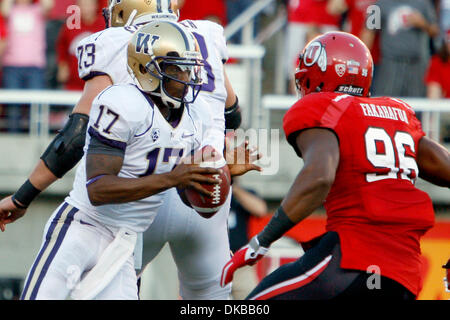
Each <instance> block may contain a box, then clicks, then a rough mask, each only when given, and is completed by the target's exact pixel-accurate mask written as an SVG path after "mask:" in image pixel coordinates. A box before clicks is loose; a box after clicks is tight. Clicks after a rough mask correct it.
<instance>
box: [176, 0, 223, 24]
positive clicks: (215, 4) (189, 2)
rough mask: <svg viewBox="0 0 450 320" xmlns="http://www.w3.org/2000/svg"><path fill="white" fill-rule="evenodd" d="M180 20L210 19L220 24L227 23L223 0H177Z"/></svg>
mask: <svg viewBox="0 0 450 320" xmlns="http://www.w3.org/2000/svg"><path fill="white" fill-rule="evenodd" d="M178 8H179V9H180V20H185V19H190V20H211V21H214V22H216V23H218V24H220V25H222V26H225V24H226V23H227V18H226V10H225V3H224V1H223V0H178Z"/></svg>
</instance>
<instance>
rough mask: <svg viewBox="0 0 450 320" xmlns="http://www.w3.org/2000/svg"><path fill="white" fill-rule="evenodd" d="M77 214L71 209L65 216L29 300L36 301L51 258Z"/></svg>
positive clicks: (75, 210) (76, 210)
mask: <svg viewBox="0 0 450 320" xmlns="http://www.w3.org/2000/svg"><path fill="white" fill-rule="evenodd" d="M77 212H78V209H77V208H73V209H72V210H70V212H69V213H68V214H67V217H66V220H65V221H64V226H63V227H62V228H61V231H60V232H59V235H58V238H57V239H56V243H55V246H54V247H53V249H52V251H51V252H50V255H49V256H48V258H47V261H46V262H45V264H44V267H43V268H42V271H41V274H40V275H39V278H38V280H37V282H36V285H35V286H34V288H33V291H32V292H31V297H30V300H35V299H36V296H37V293H38V291H39V288H40V286H41V283H42V280H44V277H45V275H46V274H47V271H48V268H49V267H50V264H51V263H52V261H53V258H55V255H56V253H57V252H58V250H59V248H60V247H61V244H62V242H63V240H64V237H65V236H66V233H67V230H69V226H70V224H71V223H72V221H73V217H74V216H75V213H77Z"/></svg>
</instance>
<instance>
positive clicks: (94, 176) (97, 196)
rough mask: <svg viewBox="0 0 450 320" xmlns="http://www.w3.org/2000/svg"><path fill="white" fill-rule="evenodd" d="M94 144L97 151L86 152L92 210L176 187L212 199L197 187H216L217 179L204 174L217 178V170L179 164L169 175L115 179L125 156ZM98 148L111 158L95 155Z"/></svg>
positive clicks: (208, 193) (117, 177)
mask: <svg viewBox="0 0 450 320" xmlns="http://www.w3.org/2000/svg"><path fill="white" fill-rule="evenodd" d="M94 144H96V145H97V146H96V147H94V148H96V149H97V151H94V150H93V149H92V148H90V150H92V151H91V152H89V151H88V155H87V158H86V173H87V177H88V182H87V190H88V195H89V200H90V201H91V203H92V204H93V205H95V206H100V205H104V204H114V203H116V204H117V203H126V202H131V201H137V200H141V199H144V198H147V197H150V196H152V195H155V194H157V193H160V192H162V191H164V190H167V189H169V188H172V187H177V186H178V187H181V188H187V187H190V188H194V189H196V190H197V191H199V192H200V193H202V194H204V195H206V196H212V193H211V192H208V191H207V190H206V189H204V188H203V187H201V186H200V183H211V184H215V183H218V181H217V180H216V179H212V178H208V177H206V176H204V174H217V173H219V170H216V169H212V168H200V167H198V166H196V165H186V164H179V165H178V166H176V167H175V169H174V170H172V171H171V172H167V173H163V174H152V175H149V176H146V177H141V178H123V177H119V176H117V175H118V174H119V172H120V169H121V168H122V164H123V157H124V154H122V155H120V151H117V150H116V151H114V150H112V149H111V148H110V147H108V146H101V142H100V141H95V140H94ZM89 147H91V145H90V146H89ZM99 148H100V149H101V148H103V150H108V149H109V153H110V154H101V153H95V152H98V150H99ZM103 152H105V151H103ZM106 152H108V151H106ZM114 153H116V155H114Z"/></svg>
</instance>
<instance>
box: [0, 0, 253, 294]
mask: <svg viewBox="0 0 450 320" xmlns="http://www.w3.org/2000/svg"><path fill="white" fill-rule="evenodd" d="M176 10H177V9H176V1H170V0H158V1H152V2H144V1H137V0H122V1H120V2H119V1H116V0H112V1H110V5H109V8H108V10H106V12H107V16H108V24H109V25H110V26H112V27H114V28H109V29H106V30H104V31H102V32H99V33H97V34H95V35H92V36H90V37H88V38H86V39H85V40H83V41H82V42H80V44H79V46H78V48H77V52H78V56H79V71H80V77H82V78H83V79H84V80H86V83H85V88H84V92H83V95H82V98H81V99H80V101H79V102H78V104H77V105H76V106H75V108H74V110H73V112H72V115H71V117H70V120H69V121H68V123H67V124H66V126H65V127H64V129H63V130H62V132H61V133H60V134H59V135H58V136H57V137H56V138H55V139H54V141H53V142H52V143H51V145H50V146H49V147H48V148H47V150H46V152H45V153H44V154H43V156H42V157H41V160H40V161H39V163H38V165H37V166H36V168H35V170H34V171H33V172H32V174H31V176H30V178H29V179H28V180H27V181H26V182H25V183H24V184H23V186H22V187H21V188H20V189H19V190H18V191H17V192H16V193H15V194H14V195H13V196H12V197H11V196H10V197H7V198H5V199H3V200H2V201H1V202H0V215H3V216H5V219H3V223H1V222H0V228H2V229H3V230H4V228H5V224H7V223H10V222H13V221H15V220H17V219H18V218H20V217H22V216H23V215H24V214H25V212H26V208H27V207H28V205H29V204H30V203H31V202H32V201H33V199H34V198H35V197H36V196H37V195H38V194H39V193H40V192H41V191H42V190H44V189H46V188H47V187H48V186H49V185H50V184H52V183H53V182H54V181H56V180H57V179H58V178H59V177H62V176H63V175H64V174H65V173H66V172H67V171H68V170H70V169H71V168H72V167H73V166H75V165H76V163H77V162H78V161H79V159H80V158H81V156H82V155H83V146H84V136H85V132H86V127H87V121H88V116H87V115H88V114H89V110H90V108H91V104H92V100H93V98H94V97H95V96H96V95H97V94H98V93H99V92H101V91H102V90H103V89H104V88H106V87H107V86H109V85H111V84H116V83H131V82H132V79H131V78H130V77H129V75H128V73H127V72H126V46H127V43H128V40H129V39H130V37H131V36H132V33H133V32H134V31H135V30H136V29H137V27H136V25H140V24H145V23H146V22H148V21H151V20H154V19H159V20H173V21H175V20H177V19H178V16H177V14H176ZM183 24H184V25H185V26H188V27H190V28H192V29H193V31H194V32H195V36H196V38H197V42H198V43H199V46H200V49H201V51H202V55H203V56H205V57H206V58H205V60H206V63H205V68H204V70H205V71H204V73H205V75H204V78H206V77H207V80H206V81H205V85H204V86H203V88H202V89H203V90H202V91H201V93H200V96H199V98H198V99H197V101H196V103H195V104H194V105H195V106H197V105H198V106H199V108H195V107H193V108H192V112H193V113H195V112H196V110H198V111H197V113H199V114H200V115H203V113H202V112H201V107H200V105H201V104H200V101H206V103H207V104H208V105H209V107H210V108H213V110H217V112H214V121H213V123H214V124H215V128H216V130H217V132H219V131H221V132H223V131H224V130H223V129H224V117H223V112H220V110H222V111H223V106H224V104H225V106H226V107H228V108H226V116H225V121H226V123H227V128H237V127H238V126H239V124H240V110H239V106H238V101H237V97H236V95H235V94H234V92H233V90H232V87H231V85H230V83H229V81H228V79H227V77H226V74H225V72H224V70H223V60H226V59H227V55H226V44H225V40H224V38H223V30H222V28H221V27H220V26H219V25H217V24H214V23H212V22H201V21H194V22H192V21H186V22H183ZM123 25H127V26H126V27H123V28H116V27H119V26H123ZM131 25H135V26H131ZM216 137H217V139H216V141H215V143H213V146H214V147H215V148H216V149H217V150H222V149H223V135H222V136H221V135H220V134H217V135H216ZM255 169H257V167H256V166H255V165H253V164H248V163H247V164H245V165H244V166H238V165H236V166H230V171H231V173H232V175H233V174H242V173H244V172H246V171H248V170H255ZM230 194H231V192H230ZM169 196H170V197H171V198H168V200H167V201H166V202H168V203H171V202H172V201H171V200H173V203H174V204H175V205H177V208H180V210H175V211H173V210H174V208H171V212H178V211H180V212H179V213H177V214H179V216H180V217H182V218H183V219H187V218H189V219H197V218H199V217H198V215H197V214H196V213H195V212H193V210H191V211H190V213H189V214H187V213H186V212H184V211H183V210H188V208H187V207H186V206H183V205H182V203H181V201H180V199H179V197H178V196H177V195H176V193H172V194H171V195H169ZM229 200H230V199H228V202H227V203H226V205H224V207H223V209H222V210H221V212H219V213H218V214H217V215H216V216H217V217H214V219H210V220H209V221H204V220H201V221H195V220H193V221H195V224H197V225H198V226H200V227H201V231H199V230H188V231H187V232H188V233H189V234H191V236H192V233H194V234H197V235H199V238H200V235H205V237H203V239H209V240H211V241H212V240H214V241H216V242H217V243H221V244H223V243H226V246H228V238H227V230H226V217H227V215H228V209H227V208H228V206H229ZM161 216H163V215H161ZM169 218H170V219H175V217H169V216H168V215H167V219H169ZM183 219H179V223H178V225H177V229H179V228H181V227H182V226H183V223H184V222H186V223H189V222H190V223H193V221H185V220H183ZM175 220H176V219H175ZM167 221H168V220H164V221H160V220H159V219H158V222H161V223H164V224H165V223H166V222H167ZM183 221H184V222H183ZM213 222H214V223H215V224H216V225H218V227H217V228H214V227H212V223H213ZM216 229H217V230H219V231H220V234H221V236H217V234H218V232H219V231H216ZM172 230H176V229H175V228H173V227H172ZM183 232H186V230H185V229H183ZM176 233H177V232H175V234H176ZM148 234H150V233H148ZM147 240H149V241H152V239H147ZM153 240H154V238H153ZM169 240H170V239H168V238H167V235H166V240H164V241H169ZM209 240H206V242H208V241H209ZM193 242H194V243H200V242H199V241H193ZM202 242H205V240H202ZM160 245H161V242H158V243H155V244H154V246H153V245H152V250H151V252H150V253H149V254H148V255H147V257H146V262H148V261H149V260H151V259H152V258H153V257H154V256H155V255H156V254H157V253H158V251H159V250H160ZM203 247H204V248H203V249H202V248H198V250H196V249H195V248H192V250H190V252H188V251H186V250H178V251H179V252H181V253H178V254H177V253H176V252H175V251H173V252H174V255H175V260H176V261H177V265H178V268H179V270H180V280H181V288H182V297H183V298H186V299H202V298H203V299H208V298H221V299H225V298H226V297H227V296H228V293H229V291H230V288H229V287H228V288H220V286H219V285H218V283H219V282H218V279H219V277H220V272H221V270H220V269H221V264H222V262H223V261H227V260H228V258H229V254H228V252H229V250H228V247H224V246H217V247H216V248H214V247H213V246H209V247H206V246H203ZM211 248H212V249H211ZM193 250H196V251H195V252H197V253H199V256H197V255H194V254H191V253H192V252H193ZM186 252H188V253H187V255H188V256H189V257H188V258H186ZM211 252H214V253H215V254H217V253H218V252H220V253H221V254H220V259H211V254H210V253H211ZM177 256H178V257H181V258H177ZM136 258H137V260H138V261H137V262H136V264H135V265H136V267H137V268H140V262H139V258H140V257H139V254H138V253H137V254H136ZM180 260H183V262H180ZM191 260H192V261H193V262H195V263H192V261H191ZM222 260H223V261H222ZM184 266H186V268H184ZM189 266H191V267H189ZM185 269H187V270H188V271H186V272H184V271H183V270H185ZM190 269H195V270H198V272H197V273H196V274H189V270H190ZM216 269H217V270H216ZM205 272H207V273H208V274H207V275H205ZM188 278H189V279H192V281H187V280H186V279H188ZM205 279H208V280H207V281H205ZM185 283H186V285H184V284H185Z"/></svg>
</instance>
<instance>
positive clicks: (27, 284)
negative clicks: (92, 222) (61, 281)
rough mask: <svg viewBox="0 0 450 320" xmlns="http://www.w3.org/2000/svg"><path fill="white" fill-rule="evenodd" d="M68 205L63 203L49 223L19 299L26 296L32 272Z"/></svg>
mask: <svg viewBox="0 0 450 320" xmlns="http://www.w3.org/2000/svg"><path fill="white" fill-rule="evenodd" d="M68 205H69V204H68V203H67V202H65V203H64V204H63V205H62V207H61V209H59V211H58V213H57V214H56V216H55V218H54V219H53V221H52V223H51V225H50V227H49V229H48V231H47V234H46V235H45V243H44V245H43V246H42V249H41V251H39V254H38V256H37V258H36V260H35V261H34V264H33V267H32V268H31V271H30V274H29V275H28V279H27V283H26V284H25V288H24V289H23V292H22V295H21V296H20V299H24V298H25V295H26V294H27V291H28V287H29V285H30V281H31V279H32V278H33V276H34V272H35V271H36V266H37V265H38V264H39V261H40V260H41V258H42V255H43V254H44V252H45V250H46V249H47V247H48V244H49V242H50V239H51V235H52V233H53V230H54V229H55V227H56V224H57V223H58V220H59V219H60V218H61V214H62V213H63V212H64V210H66V208H67V206H68Z"/></svg>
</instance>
